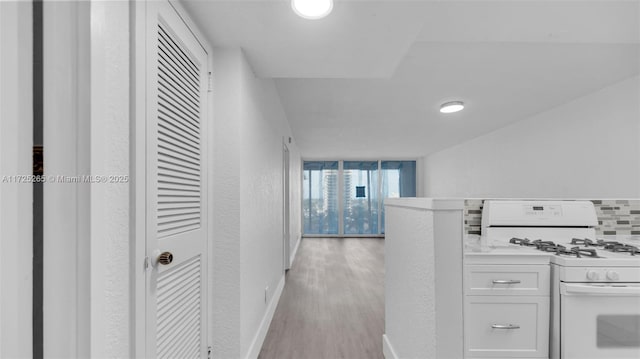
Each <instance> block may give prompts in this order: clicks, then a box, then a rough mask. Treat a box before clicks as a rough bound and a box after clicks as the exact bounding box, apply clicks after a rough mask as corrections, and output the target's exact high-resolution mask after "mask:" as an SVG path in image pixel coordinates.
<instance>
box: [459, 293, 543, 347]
mask: <svg viewBox="0 0 640 359" xmlns="http://www.w3.org/2000/svg"><path fill="white" fill-rule="evenodd" d="M548 356H549V297H523V296H494V297H488V296H467V297H465V357H466V358H548Z"/></svg>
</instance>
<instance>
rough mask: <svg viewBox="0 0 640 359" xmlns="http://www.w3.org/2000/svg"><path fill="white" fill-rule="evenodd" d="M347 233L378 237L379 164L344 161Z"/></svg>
mask: <svg viewBox="0 0 640 359" xmlns="http://www.w3.org/2000/svg"><path fill="white" fill-rule="evenodd" d="M342 166H343V170H342V178H343V183H344V196H343V201H342V204H343V208H342V218H343V223H344V234H378V161H344V163H343V165H342Z"/></svg>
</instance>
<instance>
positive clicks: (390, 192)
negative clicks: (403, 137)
mask: <svg viewBox="0 0 640 359" xmlns="http://www.w3.org/2000/svg"><path fill="white" fill-rule="evenodd" d="M380 167H381V177H382V181H381V182H382V186H381V187H382V190H381V192H382V195H381V197H382V201H383V203H382V215H381V216H380V232H381V233H384V199H385V198H398V197H415V196H416V161H382V162H381V164H380Z"/></svg>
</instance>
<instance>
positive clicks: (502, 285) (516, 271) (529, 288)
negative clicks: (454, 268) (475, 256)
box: [465, 265, 551, 296]
mask: <svg viewBox="0 0 640 359" xmlns="http://www.w3.org/2000/svg"><path fill="white" fill-rule="evenodd" d="M549 275H550V274H549V266H548V265H521V266H520V265H513V266H512V265H468V266H465V295H538V296H540V295H549V282H550V281H551V278H550V277H549Z"/></svg>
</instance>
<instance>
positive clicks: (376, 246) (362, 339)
mask: <svg viewBox="0 0 640 359" xmlns="http://www.w3.org/2000/svg"><path fill="white" fill-rule="evenodd" d="M383 331H384V239H381V238H344V239H343V238H304V239H302V242H301V243H300V247H299V249H298V253H297V255H296V259H295V262H294V264H293V266H292V268H291V269H290V270H289V272H288V273H287V276H286V285H285V288H284V292H283V293H282V297H281V298H280V302H279V304H278V308H277V309H276V312H275V314H274V317H273V321H272V322H271V326H270V327H269V332H268V333H267V337H266V339H265V342H264V345H263V346H262V350H261V352H260V355H259V356H258V358H259V359H288V358H291V359H338V358H345V359H378V358H380V359H381V358H383V355H382V334H383Z"/></svg>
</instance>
